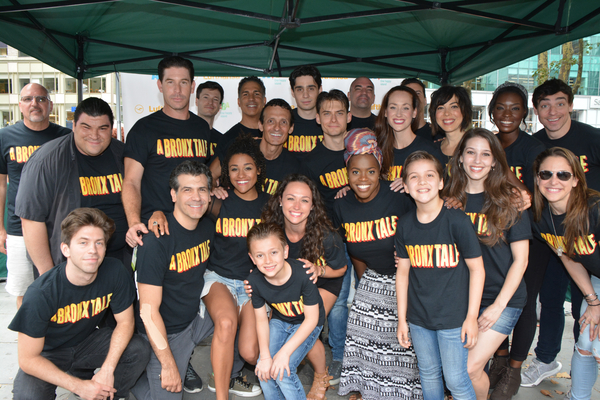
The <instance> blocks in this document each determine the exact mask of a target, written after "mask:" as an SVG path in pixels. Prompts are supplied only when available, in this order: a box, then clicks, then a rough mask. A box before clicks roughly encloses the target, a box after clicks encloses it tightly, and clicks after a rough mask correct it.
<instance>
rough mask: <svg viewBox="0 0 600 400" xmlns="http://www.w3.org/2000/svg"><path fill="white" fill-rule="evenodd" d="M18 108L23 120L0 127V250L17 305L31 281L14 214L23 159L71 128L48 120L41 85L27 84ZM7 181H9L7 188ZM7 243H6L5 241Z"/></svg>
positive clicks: (45, 94)
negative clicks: (0, 209) (3, 206)
mask: <svg viewBox="0 0 600 400" xmlns="http://www.w3.org/2000/svg"><path fill="white" fill-rule="evenodd" d="M19 109H20V110H21V113H22V114H23V121H19V122H17V123H16V124H14V125H11V126H8V127H6V128H4V129H1V130H0V150H1V151H2V158H1V160H0V204H5V203H6V199H7V196H8V212H7V217H8V220H7V224H6V229H5V228H4V213H3V212H0V251H1V252H2V253H4V254H6V255H7V260H6V266H7V268H8V277H7V283H6V291H7V292H8V293H10V294H11V295H13V296H17V307H20V306H21V302H22V301H23V295H24V294H25V291H26V290H27V288H28V287H29V285H30V284H31V283H32V282H33V264H32V263H31V261H29V260H28V259H27V251H26V250H25V242H24V241H23V232H22V230H21V219H20V218H19V217H17V216H16V215H15V198H16V197H17V189H18V188H19V181H20V180H21V171H22V170H23V166H24V165H25V162H27V160H28V159H29V157H30V156H31V154H32V153H33V152H34V151H35V150H37V148H38V147H40V146H41V145H43V144H44V143H46V142H48V141H50V140H52V139H56V138H57V137H60V136H63V135H67V134H69V133H70V132H71V130H70V129H67V128H63V127H62V126H59V125H56V124H54V123H52V122H50V113H51V112H52V100H51V99H50V95H49V93H48V90H47V89H46V88H45V87H43V86H42V85H40V84H37V83H29V84H27V85H25V87H23V89H22V90H21V97H20V98H19ZM7 181H10V185H8V190H7ZM5 242H6V244H5Z"/></svg>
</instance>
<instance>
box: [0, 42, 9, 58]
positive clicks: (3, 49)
mask: <svg viewBox="0 0 600 400" xmlns="http://www.w3.org/2000/svg"><path fill="white" fill-rule="evenodd" d="M7 54H8V45H7V44H6V43H2V42H0V57H1V56H6V55H7Z"/></svg>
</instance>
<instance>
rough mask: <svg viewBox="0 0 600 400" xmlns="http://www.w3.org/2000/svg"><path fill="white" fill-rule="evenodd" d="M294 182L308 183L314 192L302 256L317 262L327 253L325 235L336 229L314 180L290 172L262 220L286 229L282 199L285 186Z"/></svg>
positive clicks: (267, 207) (271, 200)
mask: <svg viewBox="0 0 600 400" xmlns="http://www.w3.org/2000/svg"><path fill="white" fill-rule="evenodd" d="M292 182H301V183H304V184H306V185H307V186H308V187H309V189H310V192H311V194H312V203H313V209H312V210H311V211H310V214H309V215H308V219H307V220H306V231H305V232H306V233H305V234H304V240H303V241H302V249H301V250H300V257H301V258H304V259H306V260H308V261H310V262H312V263H316V262H317V260H318V259H319V258H320V257H321V256H322V255H323V254H325V248H324V247H323V241H324V239H325V236H326V235H327V234H328V233H330V232H334V231H335V229H334V228H333V225H332V224H331V221H329V217H327V211H326V209H325V203H323V199H322V198H321V194H320V193H319V190H318V189H317V186H316V185H315V184H314V183H313V181H312V180H310V179H309V178H308V177H306V176H304V175H301V174H290V175H288V176H286V177H285V178H284V179H283V181H281V183H280V184H279V186H278V187H277V190H276V191H275V193H274V194H273V196H271V198H270V199H269V202H268V203H267V205H266V207H265V210H264V211H263V213H262V216H261V220H262V222H274V223H276V224H279V225H280V226H281V227H282V228H283V229H285V217H284V215H283V210H282V207H281V201H282V198H283V192H284V191H285V188H286V187H287V186H288V185H289V184H290V183H292Z"/></svg>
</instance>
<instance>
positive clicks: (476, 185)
mask: <svg viewBox="0 0 600 400" xmlns="http://www.w3.org/2000/svg"><path fill="white" fill-rule="evenodd" d="M450 170H451V171H452V174H451V176H450V178H449V181H448V183H447V184H446V187H445V189H444V196H447V197H450V198H455V199H457V200H458V201H459V202H460V203H462V204H463V208H464V211H465V212H466V213H467V215H468V216H469V217H470V218H471V222H472V223H473V226H474V228H475V232H476V233H477V236H478V238H479V244H480V247H481V253H482V256H483V264H484V268H485V285H484V289H483V297H482V299H481V306H480V309H479V318H478V319H477V324H478V329H479V334H478V337H477V343H476V344H475V346H474V347H472V348H470V349H469V356H468V361H467V370H468V373H469V377H470V378H471V382H472V384H473V389H474V390H475V395H476V396H477V399H479V400H484V399H487V396H488V391H489V388H490V381H489V379H488V375H487V374H486V373H485V372H484V370H483V369H484V367H485V365H486V364H487V362H488V361H489V359H490V357H491V356H492V355H493V354H494V352H495V351H496V349H497V348H498V346H499V345H500V344H501V343H502V342H503V341H504V339H506V337H507V336H508V335H509V334H510V333H511V332H512V330H513V328H514V326H515V324H516V323H517V321H518V320H519V316H520V315H521V311H522V310H523V307H524V306H525V302H526V301H527V293H526V290H525V282H524V281H523V274H524V273H525V269H526V268H527V260H528V255H529V239H531V228H530V225H529V218H528V216H527V214H526V213H520V212H519V211H518V210H517V208H516V207H515V206H514V205H513V204H514V203H515V202H518V199H515V197H520V194H519V191H518V190H515V186H514V185H513V184H512V183H511V182H510V181H509V179H508V176H509V174H512V172H511V170H510V168H509V167H508V163H507V162H506V157H505V155H504V150H503V148H502V145H501V144H500V142H499V141H498V138H497V137H496V136H495V135H494V134H493V133H492V132H490V131H488V130H486V129H482V128H474V129H471V130H469V131H467V132H466V133H465V134H464V136H463V138H462V140H461V141H460V142H459V143H458V146H457V148H456V151H455V152H454V156H453V157H452V160H451V161H450Z"/></svg>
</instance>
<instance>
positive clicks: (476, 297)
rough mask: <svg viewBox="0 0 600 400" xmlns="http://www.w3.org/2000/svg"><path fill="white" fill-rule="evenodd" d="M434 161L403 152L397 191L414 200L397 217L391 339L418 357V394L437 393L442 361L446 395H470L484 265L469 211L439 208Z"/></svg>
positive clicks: (440, 169) (431, 395) (438, 177)
mask: <svg viewBox="0 0 600 400" xmlns="http://www.w3.org/2000/svg"><path fill="white" fill-rule="evenodd" d="M442 173H443V167H442V165H441V164H440V162H439V161H438V160H437V159H436V158H435V157H433V156H432V155H431V154H428V153H426V152H423V151H417V152H415V153H413V154H411V155H410V156H408V158H407V159H406V162H405V163H404V168H403V169H402V181H403V183H404V190H405V191H406V192H407V193H409V194H410V196H411V197H412V198H413V199H414V200H415V203H416V205H417V211H416V213H408V214H406V215H404V216H403V217H402V218H401V219H400V220H399V221H398V227H397V229H396V238H395V243H396V253H397V256H398V258H399V260H398V272H397V274H396V291H397V296H398V341H399V342H400V345H402V346H403V347H405V348H409V346H410V345H411V341H410V337H409V333H408V330H409V325H410V335H411V336H412V343H413V345H414V348H415V352H416V354H417V358H418V360H419V373H420V375H421V385H422V387H423V397H424V398H425V399H442V398H444V384H443V381H442V368H443V370H444V378H445V380H446V384H447V385H448V388H449V389H450V391H451V392H452V395H453V396H454V398H457V399H458V398H460V399H474V398H475V391H474V390H473V385H472V384H471V381H470V380H469V375H468V373H467V357H468V350H467V349H470V348H472V347H474V346H475V344H476V342H477V335H478V326H477V315H478V311H479V304H480V302H481V295H482V292H483V285H484V280H485V271H484V267H483V260H482V257H481V249H480V247H479V243H478V240H477V235H476V234H475V232H474V230H473V228H472V224H471V222H470V219H469V217H467V216H466V215H465V213H464V212H462V211H461V210H456V209H447V208H446V207H444V200H442V198H440V193H439V192H440V190H441V189H442V187H443V186H444V181H443V179H442Z"/></svg>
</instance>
